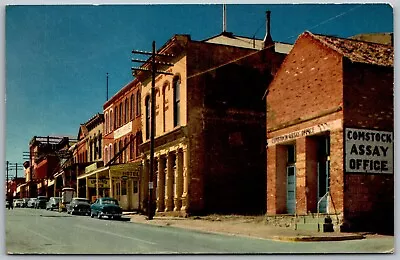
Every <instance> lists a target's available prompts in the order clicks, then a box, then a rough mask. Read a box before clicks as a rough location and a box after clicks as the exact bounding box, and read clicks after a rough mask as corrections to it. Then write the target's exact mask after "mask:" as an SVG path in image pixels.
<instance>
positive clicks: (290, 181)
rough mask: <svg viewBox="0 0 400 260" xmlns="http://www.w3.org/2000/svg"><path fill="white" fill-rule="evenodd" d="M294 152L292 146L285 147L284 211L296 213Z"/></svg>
mask: <svg viewBox="0 0 400 260" xmlns="http://www.w3.org/2000/svg"><path fill="white" fill-rule="evenodd" d="M295 163H296V151H295V146H294V145H287V164H286V183H287V185H286V191H287V192H286V211H287V213H288V214H295V213H296V166H295Z"/></svg>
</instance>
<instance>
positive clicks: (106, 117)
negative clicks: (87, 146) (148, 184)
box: [104, 112, 108, 134]
mask: <svg viewBox="0 0 400 260" xmlns="http://www.w3.org/2000/svg"><path fill="white" fill-rule="evenodd" d="M104 119H105V124H104V132H105V133H106V134H107V133H108V112H106V115H105V117H104Z"/></svg>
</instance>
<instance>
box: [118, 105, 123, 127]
mask: <svg viewBox="0 0 400 260" xmlns="http://www.w3.org/2000/svg"><path fill="white" fill-rule="evenodd" d="M122 113H123V109H122V102H121V103H119V121H118V122H119V124H118V127H120V126H121V125H122V120H123V114H122Z"/></svg>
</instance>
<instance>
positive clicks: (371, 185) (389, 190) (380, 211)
mask: <svg viewBox="0 0 400 260" xmlns="http://www.w3.org/2000/svg"><path fill="white" fill-rule="evenodd" d="M344 66H345V74H344V83H345V87H344V93H345V99H344V126H345V127H354V128H364V129H374V130H382V131H393V123H394V121H393V112H394V111H393V107H394V105H393V104H394V103H393V102H394V100H393V68H384V67H379V66H372V65H364V64H352V63H350V62H348V61H347V62H345V65H344ZM344 188H345V206H344V208H345V219H346V221H347V222H349V223H350V225H351V228H352V229H361V230H366V229H370V230H378V231H382V230H384V231H388V232H393V214H394V181H393V175H390V174H383V175H381V174H354V173H346V176H345V187H344Z"/></svg>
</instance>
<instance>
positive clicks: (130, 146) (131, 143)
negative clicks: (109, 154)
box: [129, 135, 135, 160]
mask: <svg viewBox="0 0 400 260" xmlns="http://www.w3.org/2000/svg"><path fill="white" fill-rule="evenodd" d="M129 140H130V143H129V151H130V152H129V159H130V160H132V159H133V153H134V151H135V150H134V146H135V144H134V139H133V135H131V136H130V137H129Z"/></svg>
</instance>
